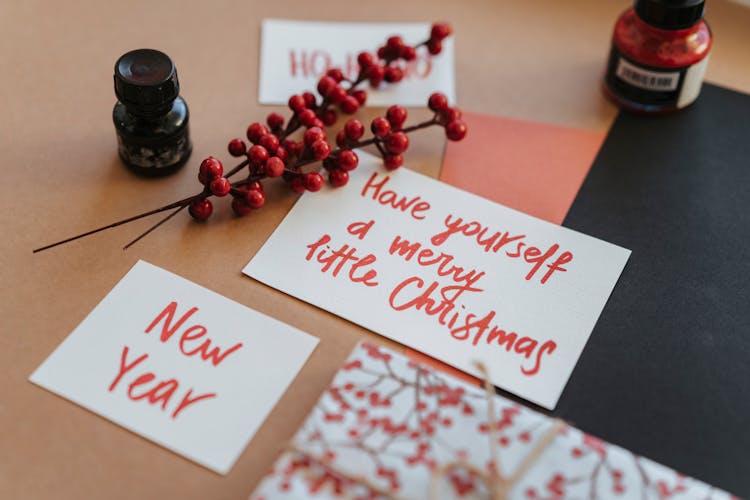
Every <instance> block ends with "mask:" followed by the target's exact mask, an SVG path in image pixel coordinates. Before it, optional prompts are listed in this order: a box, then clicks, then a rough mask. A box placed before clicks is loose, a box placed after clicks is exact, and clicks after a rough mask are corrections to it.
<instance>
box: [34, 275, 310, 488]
mask: <svg viewBox="0 0 750 500" xmlns="http://www.w3.org/2000/svg"><path fill="white" fill-rule="evenodd" d="M317 343H318V339H316V338H315V337H312V336H310V335H308V334H306V333H303V332H301V331H299V330H296V329H294V328H292V327H290V326H288V325H285V324H283V323H281V322H279V321H276V320H274V319H272V318H269V317H267V316H264V315H262V314H260V313H258V312H256V311H253V310H252V309H249V308H247V307H245V306H243V305H241V304H238V303H237V302H234V301H231V300H229V299H227V298H225V297H222V296H221V295H218V294H216V293H214V292H212V291H210V290H207V289H205V288H203V287H201V286H199V285H196V284H194V283H191V282H190V281H187V280H185V279H184V278H181V277H179V276H177V275H174V274H172V273H170V272H167V271H165V270H163V269H161V268H158V267H156V266H153V265H151V264H148V263H146V262H144V261H139V262H138V263H137V264H136V265H135V266H133V268H132V269H131V270H130V271H129V272H128V273H127V274H126V275H125V277H124V278H123V279H122V280H121V281H120V282H119V283H118V284H117V285H116V286H115V287H114V288H113V289H112V291H110V292H109V294H108V295H107V296H106V297H105V298H104V299H103V300H102V301H101V302H100V303H99V305H98V306H97V307H96V308H95V309H94V310H93V311H92V312H91V313H90V314H89V315H88V316H87V317H86V319H84V320H83V322H82V323H81V324H80V325H78V327H76V329H75V330H73V333H71V334H70V335H69V336H68V338H66V339H65V341H63V343H62V344H60V346H59V347H58V348H57V349H56V350H55V351H54V352H53V353H52V354H51V355H50V356H49V357H48V358H47V359H46V360H45V361H44V363H42V365H41V366H40V367H39V368H37V370H36V371H35V372H34V373H33V374H32V375H31V378H30V380H31V381H32V382H34V383H35V384H37V385H40V386H41V387H44V388H45V389H48V390H50V391H52V392H54V393H56V394H59V395H60V396H63V397H65V398H67V399H70V400H71V401H73V402H75V403H77V404H79V405H81V406H83V407H84V408H87V409H89V410H91V411H93V412H95V413H98V414H99V415H102V416H103V417H105V418H108V419H110V420H112V421H114V422H116V423H118V424H120V425H122V426H123V427H125V428H127V429H129V430H131V431H133V432H135V433H137V434H140V435H142V436H144V437H146V438H148V439H150V440H152V441H154V442H156V443H158V444H160V445H162V446H164V447H166V448H168V449H170V450H172V451H174V452H176V453H179V454H180V455H183V456H185V457H187V458H189V459H190V460H193V461H195V462H197V463H199V464H201V465H203V466H205V467H207V468H209V469H211V470H213V471H215V472H218V473H221V474H226V473H227V472H229V470H230V469H231V467H232V465H233V464H234V462H235V461H236V460H237V458H238V457H239V455H240V454H241V453H242V450H243V449H244V448H245V446H246V445H247V443H248V442H249V441H250V438H252V436H253V434H255V431H256V430H257V429H258V427H260V425H261V423H263V420H264V419H265V418H266V416H267V415H268V413H269V412H270V411H271V409H272V408H273V406H274V405H275V404H276V402H277V401H278V400H279V398H280V397H281V395H282V394H283V393H284V391H285V390H286V388H287V387H288V385H289V384H290V383H291V381H292V380H293V379H294V377H295V376H296V375H297V372H298V371H299V370H300V368H302V366H303V365H304V363H305V361H306V360H307V358H308V357H309V356H310V354H311V353H312V351H313V349H314V348H315V346H316V345H317Z"/></svg>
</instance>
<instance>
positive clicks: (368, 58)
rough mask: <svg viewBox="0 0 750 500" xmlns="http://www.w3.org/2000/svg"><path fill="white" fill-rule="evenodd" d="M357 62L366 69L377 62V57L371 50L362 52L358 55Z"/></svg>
mask: <svg viewBox="0 0 750 500" xmlns="http://www.w3.org/2000/svg"><path fill="white" fill-rule="evenodd" d="M357 62H358V63H359V67H360V68H361V69H362V70H365V69H367V68H369V67H370V66H372V65H373V64H375V58H374V57H372V54H370V53H369V52H360V53H359V54H358V55H357Z"/></svg>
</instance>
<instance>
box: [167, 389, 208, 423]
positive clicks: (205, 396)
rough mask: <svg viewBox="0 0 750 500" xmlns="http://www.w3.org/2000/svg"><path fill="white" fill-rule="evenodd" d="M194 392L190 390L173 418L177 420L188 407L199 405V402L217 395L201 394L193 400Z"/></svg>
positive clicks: (173, 414)
mask: <svg viewBox="0 0 750 500" xmlns="http://www.w3.org/2000/svg"><path fill="white" fill-rule="evenodd" d="M192 394H193V390H192V389H190V390H188V392H187V394H185V396H184V397H183V398H182V401H180V404H179V405H178V406H177V409H176V410H175V411H174V412H173V413H172V418H177V416H178V415H179V414H180V413H181V412H182V411H184V410H185V408H187V407H188V406H190V405H192V404H195V403H197V402H198V401H202V400H204V399H210V398H215V397H216V393H215V392H209V393H206V394H199V395H198V396H196V397H194V398H191V397H190V396H192Z"/></svg>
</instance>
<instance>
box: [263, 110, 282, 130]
mask: <svg viewBox="0 0 750 500" xmlns="http://www.w3.org/2000/svg"><path fill="white" fill-rule="evenodd" d="M266 123H268V126H269V127H271V130H273V131H275V130H277V129H280V128H281V127H283V126H284V117H283V116H281V115H280V114H278V113H270V114H269V115H268V116H267V117H266Z"/></svg>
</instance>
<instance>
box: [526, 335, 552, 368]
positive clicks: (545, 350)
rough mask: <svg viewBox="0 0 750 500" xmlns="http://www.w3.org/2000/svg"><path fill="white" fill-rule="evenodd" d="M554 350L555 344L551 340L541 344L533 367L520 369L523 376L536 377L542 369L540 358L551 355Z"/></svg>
mask: <svg viewBox="0 0 750 500" xmlns="http://www.w3.org/2000/svg"><path fill="white" fill-rule="evenodd" d="M555 349H557V344H556V343H555V342H554V341H552V340H548V341H547V342H545V343H544V344H542V347H540V348H539V350H538V351H537V352H536V362H535V363H534V366H532V367H531V368H529V369H526V368H523V367H521V372H523V374H524V375H536V374H537V373H538V372H539V369H540V368H541V367H542V356H543V355H544V354H552V353H553V352H555Z"/></svg>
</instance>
